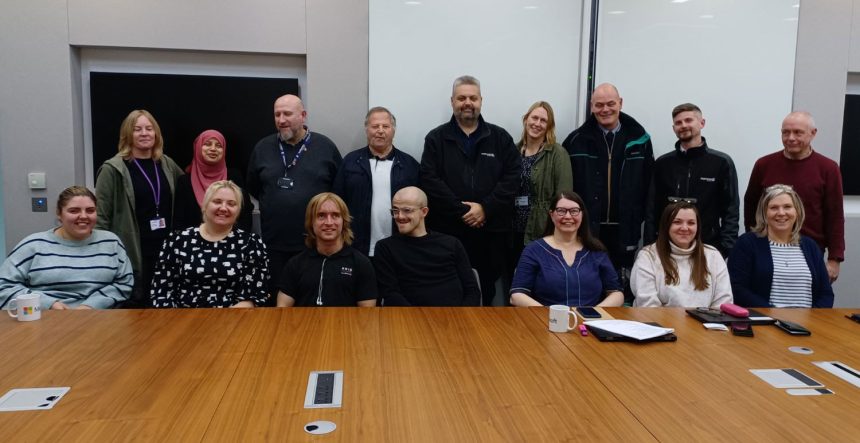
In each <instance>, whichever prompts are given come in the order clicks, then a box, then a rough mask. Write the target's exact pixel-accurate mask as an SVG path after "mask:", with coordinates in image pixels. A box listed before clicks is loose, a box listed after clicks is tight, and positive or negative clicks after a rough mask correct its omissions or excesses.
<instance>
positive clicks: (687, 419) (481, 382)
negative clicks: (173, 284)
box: [0, 308, 860, 442]
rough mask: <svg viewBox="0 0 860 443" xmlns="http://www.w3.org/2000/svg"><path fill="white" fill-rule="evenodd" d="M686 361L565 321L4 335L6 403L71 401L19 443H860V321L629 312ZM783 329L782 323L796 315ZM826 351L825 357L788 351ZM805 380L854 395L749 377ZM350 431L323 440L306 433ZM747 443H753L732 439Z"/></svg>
mask: <svg viewBox="0 0 860 443" xmlns="http://www.w3.org/2000/svg"><path fill="white" fill-rule="evenodd" d="M609 312H610V313H611V314H612V315H613V316H615V317H616V318H629V319H637V320H645V321H658V322H660V323H662V324H664V325H666V326H670V327H674V328H675V329H676V331H677V334H678V337H679V339H678V341H677V342H674V343H651V344H632V343H602V342H599V341H597V340H596V339H595V338H594V337H581V336H580V335H579V334H574V333H570V334H555V333H551V332H549V331H548V330H547V309H546V308H529V309H525V308H375V309H358V308H291V309H290V308H288V309H277V308H261V309H249V310H242V309H223V310H219V309H188V310H110V311H49V312H44V313H43V318H42V320H40V321H37V322H30V323H23V322H22V323H19V322H16V321H14V320H13V319H7V320H3V319H2V318H0V337H2V340H0V349H2V353H3V355H4V357H2V358H0V394H2V393H4V392H6V391H8V390H9V389H12V388H24V387H51V386H70V387H71V390H70V391H69V393H68V394H66V396H65V397H64V398H63V399H62V400H60V402H59V403H57V405H56V406H55V407H54V408H53V409H52V410H47V411H24V412H4V413H0V441H117V440H121V441H125V440H138V441H291V442H292V441H347V442H353V441H371V442H377V441H391V442H401V441H585V440H589V441H655V440H657V441H692V440H697V441H708V440H712V441H725V440H726V439H727V438H738V437H740V439H741V440H744V441H748V440H749V441H751V440H760V441H771V440H787V441H810V440H819V441H823V440H828V441H852V440H856V436H857V435H858V434H857V429H858V428H857V426H858V425H857V419H856V417H857V416H858V415H857V411H858V410H860V408H858V407H860V388H855V387H854V386H852V385H850V384H848V383H847V382H845V381H843V380H840V379H838V378H836V377H835V376H832V375H831V374H829V373H827V372H825V371H823V370H821V369H819V368H818V367H815V366H813V365H812V364H811V362H812V361H818V360H839V361H842V362H844V363H847V364H848V365H851V366H854V367H855V368H857V367H860V324H857V323H853V322H851V321H849V320H847V319H845V318H844V317H843V316H844V314H845V313H847V312H848V311H845V310H775V311H772V312H773V313H774V315H776V316H778V317H780V318H785V319H788V320H794V321H797V322H799V323H801V324H803V325H805V326H807V327H808V328H809V329H811V330H812V331H813V334H812V336H811V337H792V336H789V335H787V334H785V333H784V332H782V331H780V330H778V329H776V328H775V327H772V326H757V327H756V328H755V334H756V336H755V337H754V338H752V339H745V338H741V337H734V336H732V335H730V334H728V333H720V332H709V331H705V330H704V328H702V326H701V324H700V323H699V322H697V321H695V320H693V319H692V318H689V317H687V316H686V315H685V314H684V313H683V310H680V309H623V308H618V309H610V310H609ZM777 314H778V315H777ZM792 345H801V346H807V347H810V348H812V349H813V350H814V354H812V355H808V356H807V355H800V354H794V353H791V352H789V351H788V349H787V348H788V347H789V346H792ZM782 367H793V368H796V369H799V370H801V371H803V372H805V373H806V374H807V375H809V376H812V377H813V378H815V379H817V380H819V381H821V382H823V383H824V384H825V385H827V387H828V388H830V389H833V390H834V391H835V392H836V394H835V395H829V396H818V397H791V396H788V395H787V394H786V393H785V392H783V390H779V389H774V388H771V387H770V386H768V385H766V384H765V383H764V382H762V381H761V380H759V379H757V378H756V377H755V376H753V375H752V374H751V373H750V372H749V369H755V368H782ZM315 370H343V371H344V391H343V392H344V393H343V407H341V408H334V409H305V408H304V396H305V390H306V388H307V381H308V374H309V373H310V372H311V371H315ZM313 420H331V421H333V422H335V423H336V424H337V429H336V430H335V431H334V432H332V433H331V434H328V435H323V436H312V435H309V434H307V433H305V432H304V429H303V428H304V425H305V424H306V423H308V422H310V421H313ZM730 436H734V437H730Z"/></svg>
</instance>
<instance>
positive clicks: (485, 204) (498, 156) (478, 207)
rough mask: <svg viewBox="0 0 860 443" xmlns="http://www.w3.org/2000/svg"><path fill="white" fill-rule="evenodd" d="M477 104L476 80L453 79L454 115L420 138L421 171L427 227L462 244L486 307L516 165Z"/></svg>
mask: <svg viewBox="0 0 860 443" xmlns="http://www.w3.org/2000/svg"><path fill="white" fill-rule="evenodd" d="M482 102H483V98H482V97H481V85H480V83H479V82H478V80H477V79H476V78H474V77H472V76H468V75H464V76H462V77H459V78H457V79H456V80H454V87H453V90H452V94H451V108H452V110H453V115H452V116H451V120H450V121H448V122H447V123H443V124H442V125H439V126H438V127H436V128H435V129H433V130H431V131H430V132H429V133H428V134H427V136H426V137H425V138H424V153H423V154H422V156H421V168H420V170H421V187H422V188H423V189H424V191H425V192H427V196H428V197H429V200H430V204H431V205H432V206H433V212H432V213H431V214H430V217H429V218H428V219H427V225H428V226H429V227H430V228H431V229H433V230H436V231H439V232H444V233H446V234H449V235H453V236H454V237H457V239H459V240H460V241H461V242H463V246H464V247H465V248H466V252H467V253H468V254H469V261H470V262H471V263H472V266H474V267H475V269H477V270H478V275H479V278H480V281H481V290H482V295H483V301H484V305H485V306H488V305H490V304H492V301H493V298H494V297H495V295H496V290H495V285H496V280H498V279H499V277H500V276H501V274H502V270H503V269H504V257H505V240H506V239H507V237H508V233H509V232H510V231H511V229H513V214H514V195H515V194H516V193H517V190H518V189H519V186H520V168H521V166H520V154H519V152H517V148H516V147H515V146H514V140H513V139H512V138H511V135H510V134H508V132H507V131H505V130H504V129H503V128H501V127H499V126H496V125H494V124H491V123H488V122H486V121H484V118H483V117H482V116H481V104H482Z"/></svg>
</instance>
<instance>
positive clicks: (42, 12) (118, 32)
mask: <svg viewBox="0 0 860 443" xmlns="http://www.w3.org/2000/svg"><path fill="white" fill-rule="evenodd" d="M367 14H368V5H367V1H347V0H314V1H305V0H247V1H243V2H235V1H233V0H209V1H207V2H185V1H179V2H177V1H173V0H150V1H148V2H135V1H132V0H39V1H37V2H33V1H29V0H4V1H3V3H2V6H0V60H2V62H3V66H2V68H0V85H3V86H2V88H0V177H2V180H3V186H2V190H3V192H4V198H3V202H2V204H3V213H4V214H7V215H11V214H14V215H11V216H7V217H5V218H4V220H5V227H4V228H5V231H4V232H5V242H4V243H5V246H6V248H7V249H10V248H11V247H13V246H14V245H15V244H16V243H17V242H19V241H20V240H21V239H22V238H23V237H24V236H26V235H28V234H30V233H32V232H34V231H39V230H43V229H48V228H50V227H51V226H53V225H54V218H55V217H54V216H53V214H52V212H53V211H54V200H55V199H56V196H57V194H59V192H60V191H61V190H62V189H63V188H65V187H66V186H69V185H71V184H74V183H81V184H83V183H85V177H86V174H85V171H86V155H85V149H84V140H83V139H84V125H85V123H84V120H83V116H84V112H83V109H82V108H83V105H82V101H83V98H82V92H81V70H82V68H81V61H82V59H81V56H80V54H81V52H85V53H86V52H87V51H82V50H81V49H82V48H91V49H93V50H97V49H103V48H112V50H115V51H119V52H122V51H123V50H127V51H126V53H128V52H133V51H135V50H149V52H148V53H147V54H150V55H151V54H152V53H170V55H168V56H166V57H165V58H166V59H171V58H175V57H183V56H185V55H187V56H189V57H193V58H195V59H199V58H201V57H202V58H206V56H207V54H211V55H213V58H214V59H216V60H222V59H223V58H224V57H222V56H221V55H220V54H223V53H248V54H265V55H267V56H271V55H275V56H277V55H282V56H284V58H285V64H286V65H292V64H293V63H294V61H295V57H296V56H297V55H298V56H304V57H305V60H306V66H305V67H304V69H305V73H306V79H307V88H306V89H307V90H306V91H305V94H304V98H305V102H306V107H307V109H308V112H309V114H310V115H309V123H310V124H311V125H312V126H313V129H314V130H316V131H319V132H322V133H325V134H327V135H329V136H331V137H332V139H333V140H334V141H335V142H336V143H337V144H338V145H339V146H341V147H342V149H349V148H350V147H352V146H355V145H356V144H357V143H358V142H357V141H358V140H361V139H362V138H363V130H362V128H361V124H360V122H362V121H363V118H364V113H365V112H366V110H367V72H368V70H367V54H368V48H367V26H368V24H367V23H368V19H367ZM99 53H100V54H104V53H105V52H104V51H101V52H99ZM267 58H270V57H267ZM83 61H85V62H86V59H84V60H83ZM168 62H169V60H168ZM147 63H149V64H151V63H153V60H152V59H151V58H148V59H147ZM216 63H218V62H217V61H216ZM301 77H304V75H303V76H301ZM351 122H359V124H357V125H355V124H351ZM273 130H274V128H273ZM27 172H45V173H46V174H47V183H48V188H47V189H46V190H44V191H39V192H31V191H30V190H29V189H28V188H27V183H26V174H27ZM34 196H39V197H47V198H48V201H49V213H47V214H44V213H32V212H30V198H31V197H34Z"/></svg>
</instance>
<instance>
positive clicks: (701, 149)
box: [675, 137, 708, 158]
mask: <svg viewBox="0 0 860 443" xmlns="http://www.w3.org/2000/svg"><path fill="white" fill-rule="evenodd" d="M675 152H676V153H678V155H680V156H682V157H687V158H698V157H701V156H703V155H705V153H706V152H708V141H707V140H705V137H702V145H701V146H697V147H695V148H688V149H687V150H686V151H685V150H683V149H681V141H680V140H678V141H676V142H675Z"/></svg>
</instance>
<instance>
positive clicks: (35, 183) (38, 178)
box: [27, 172, 46, 189]
mask: <svg viewBox="0 0 860 443" xmlns="http://www.w3.org/2000/svg"><path fill="white" fill-rule="evenodd" d="M27 183H28V184H29V186H30V189H45V188H46V186H45V173H44V172H31V173H29V174H27Z"/></svg>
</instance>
